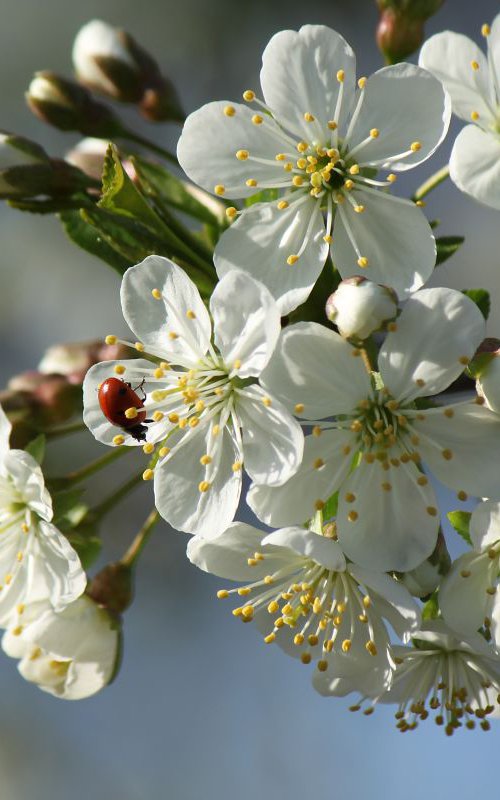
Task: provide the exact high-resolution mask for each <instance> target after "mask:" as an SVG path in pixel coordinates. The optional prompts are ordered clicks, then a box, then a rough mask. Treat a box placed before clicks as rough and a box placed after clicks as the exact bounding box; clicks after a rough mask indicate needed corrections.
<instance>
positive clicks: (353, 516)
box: [347, 511, 359, 522]
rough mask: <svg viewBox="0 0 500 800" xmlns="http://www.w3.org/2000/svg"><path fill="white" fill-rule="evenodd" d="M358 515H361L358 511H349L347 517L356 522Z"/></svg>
mask: <svg viewBox="0 0 500 800" xmlns="http://www.w3.org/2000/svg"><path fill="white" fill-rule="evenodd" d="M358 516H359V514H358V512H357V511H349V513H348V515H347V519H348V520H349V522H356V520H357V519H358Z"/></svg>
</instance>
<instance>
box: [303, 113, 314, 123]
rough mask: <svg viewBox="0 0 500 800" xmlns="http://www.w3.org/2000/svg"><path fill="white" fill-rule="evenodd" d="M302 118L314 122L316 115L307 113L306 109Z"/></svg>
mask: <svg viewBox="0 0 500 800" xmlns="http://www.w3.org/2000/svg"><path fill="white" fill-rule="evenodd" d="M304 119H305V121H306V122H314V120H315V119H316V117H314V116H313V115H312V114H311V113H309V111H306V113H305V114H304Z"/></svg>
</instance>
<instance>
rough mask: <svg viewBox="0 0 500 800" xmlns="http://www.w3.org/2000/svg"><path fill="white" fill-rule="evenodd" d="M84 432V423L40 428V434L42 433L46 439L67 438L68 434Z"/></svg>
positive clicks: (85, 427)
mask: <svg viewBox="0 0 500 800" xmlns="http://www.w3.org/2000/svg"><path fill="white" fill-rule="evenodd" d="M84 430H87V426H86V425H85V423H84V422H69V423H68V424H67V425H58V426H57V427H56V428H42V430H41V431H40V433H43V434H44V436H46V437H47V439H57V438H58V437H59V436H69V434H70V433H79V432H80V431H84Z"/></svg>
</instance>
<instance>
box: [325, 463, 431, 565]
mask: <svg viewBox="0 0 500 800" xmlns="http://www.w3.org/2000/svg"><path fill="white" fill-rule="evenodd" d="M419 475H421V473H420V472H419V471H418V470H417V468H416V466H415V464H413V463H412V462H410V463H408V464H403V463H402V462H401V463H400V465H399V466H398V467H394V466H392V465H391V466H390V468H389V469H388V470H384V469H383V468H382V466H381V464H380V463H379V462H377V461H375V462H374V463H373V464H369V463H367V462H366V461H362V462H361V464H360V466H359V467H358V468H357V469H355V470H354V472H353V473H352V474H351V475H350V476H349V478H348V479H347V481H345V483H344V484H343V485H342V488H341V490H340V494H339V508H338V515H337V533H338V537H339V541H340V544H341V547H342V549H343V550H344V552H345V554H346V555H347V556H348V558H350V559H352V560H353V561H354V562H355V563H356V564H359V565H360V566H362V567H367V568H368V569H373V570H380V571H383V572H385V571H388V570H397V571H398V572H406V571H407V570H409V569H413V568H414V567H416V566H418V564H421V563H422V561H424V559H426V558H428V556H430V554H431V553H432V551H433V550H434V547H435V546H436V539H437V534H438V528H439V516H438V514H437V509H436V499H435V495H434V491H433V489H432V487H431V485H430V483H427V484H426V485H425V486H420V485H419V484H417V478H418V477H419ZM384 485H387V487H390V488H387V489H385V488H384ZM352 495H354V498H355V499H354V501H352V500H351V497H352ZM428 508H429V509H430V508H431V509H432V515H431V514H430V513H429V512H428V511H427V509H428ZM354 515H357V516H356V517H355V518H354Z"/></svg>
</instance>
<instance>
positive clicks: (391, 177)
mask: <svg viewBox="0 0 500 800" xmlns="http://www.w3.org/2000/svg"><path fill="white" fill-rule="evenodd" d="M397 179H398V176H397V175H395V174H394V172H391V173H389V175H388V176H387V180H388V181H389V183H394V182H395V181H397Z"/></svg>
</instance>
